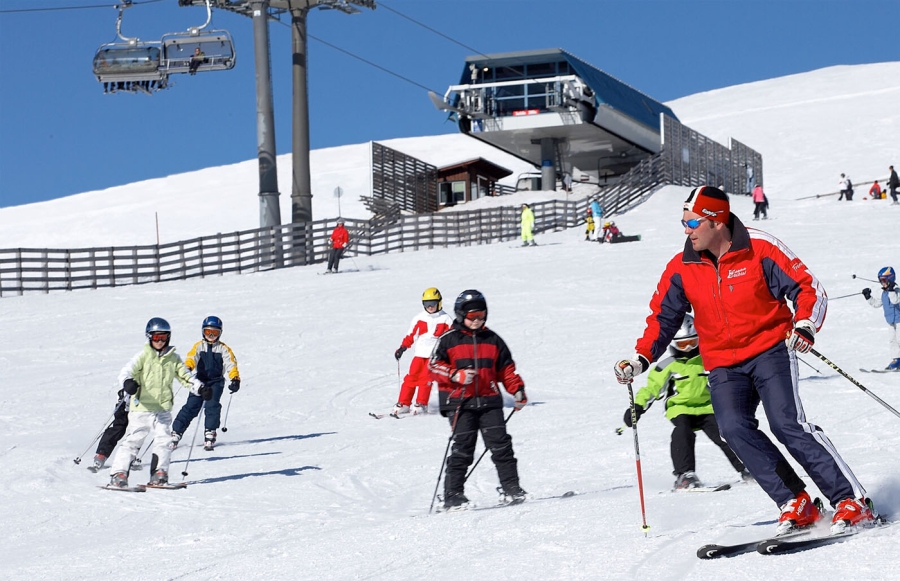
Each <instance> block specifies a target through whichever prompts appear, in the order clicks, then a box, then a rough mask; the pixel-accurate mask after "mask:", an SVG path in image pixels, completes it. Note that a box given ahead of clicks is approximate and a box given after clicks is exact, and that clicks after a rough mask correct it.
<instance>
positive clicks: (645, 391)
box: [625, 314, 752, 490]
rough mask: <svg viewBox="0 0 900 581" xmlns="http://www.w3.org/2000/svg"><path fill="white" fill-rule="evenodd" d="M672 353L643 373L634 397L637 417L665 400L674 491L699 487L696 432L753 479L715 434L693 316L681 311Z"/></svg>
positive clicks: (746, 477)
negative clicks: (670, 425)
mask: <svg viewBox="0 0 900 581" xmlns="http://www.w3.org/2000/svg"><path fill="white" fill-rule="evenodd" d="M669 351H670V353H671V354H672V356H671V357H666V358H665V359H662V360H660V361H659V363H657V365H656V367H655V368H654V369H653V370H652V371H650V373H649V374H648V376H647V386H646V387H644V388H642V389H640V390H639V391H638V392H637V393H636V394H635V396H634V406H635V415H636V417H637V418H638V419H639V418H640V417H641V415H642V414H643V413H644V412H645V411H647V410H648V409H650V406H651V405H653V402H654V401H657V400H661V399H664V400H665V402H666V418H667V419H668V420H669V421H671V422H672V423H673V424H674V425H675V429H674V430H672V443H671V454H672V464H673V465H674V468H675V471H674V472H673V474H675V475H676V477H677V478H676V480H675V490H683V489H689V488H700V487H702V484H701V482H700V479H699V478H698V477H697V474H696V472H695V469H696V464H695V459H694V443H695V442H696V439H697V438H696V435H695V434H694V432H696V431H697V430H703V432H704V433H705V434H706V435H707V436H708V437H709V439H710V440H712V442H713V444H715V445H716V446H718V447H719V448H721V450H722V452H724V453H725V456H726V457H727V458H728V461H729V462H731V465H732V466H733V467H734V469H735V470H737V471H738V472H740V473H741V477H742V478H743V479H744V480H750V479H752V476H750V473H749V472H747V470H746V468H744V464H743V463H742V462H741V461H740V459H738V457H737V455H735V453H734V452H733V451H732V450H731V448H729V447H728V444H726V443H725V441H724V440H722V437H721V436H720V435H719V427H718V425H717V424H716V418H715V416H714V415H713V407H712V401H711V399H710V395H709V386H708V381H707V377H708V375H709V374H708V373H707V371H706V370H705V369H704V368H703V360H702V359H701V357H700V349H699V340H698V339H697V333H696V331H694V318H693V317H692V316H691V315H689V314H688V315H685V317H684V323H683V324H682V326H681V330H680V331H679V332H678V333H677V334H676V335H675V339H673V340H672V344H671V345H670V346H669ZM625 425H627V426H629V427H631V408H630V407H629V408H628V409H627V410H625Z"/></svg>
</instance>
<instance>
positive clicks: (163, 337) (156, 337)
mask: <svg viewBox="0 0 900 581" xmlns="http://www.w3.org/2000/svg"><path fill="white" fill-rule="evenodd" d="M150 340H151V341H155V342H157V343H160V342H165V341H168V340H169V334H168V333H153V334H151V335H150Z"/></svg>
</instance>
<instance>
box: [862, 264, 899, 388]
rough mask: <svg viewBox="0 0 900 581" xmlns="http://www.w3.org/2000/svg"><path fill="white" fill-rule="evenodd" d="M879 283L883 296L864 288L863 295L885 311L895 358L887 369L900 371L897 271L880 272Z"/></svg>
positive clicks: (892, 354)
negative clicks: (877, 295) (875, 294)
mask: <svg viewBox="0 0 900 581" xmlns="http://www.w3.org/2000/svg"><path fill="white" fill-rule="evenodd" d="M878 282H880V283H881V296H880V297H878V298H875V297H873V296H872V289H868V288H864V289H863V290H862V295H863V297H865V299H866V301H867V302H868V303H869V304H870V305H872V307H874V308H876V309H877V308H882V309H884V319H885V321H887V324H888V325H890V327H891V339H890V349H891V357H892V358H893V359H892V360H891V362H890V363H889V364H888V366H887V367H886V368H885V369H887V370H889V371H900V288H898V287H897V271H896V270H894V269H893V268H892V267H890V266H885V267H884V268H882V269H881V270H879V271H878Z"/></svg>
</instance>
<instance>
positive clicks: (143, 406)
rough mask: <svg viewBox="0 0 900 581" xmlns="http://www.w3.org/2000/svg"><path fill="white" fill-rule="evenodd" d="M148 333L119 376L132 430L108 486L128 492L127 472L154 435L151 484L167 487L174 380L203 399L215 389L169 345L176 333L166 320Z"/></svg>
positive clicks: (158, 321)
mask: <svg viewBox="0 0 900 581" xmlns="http://www.w3.org/2000/svg"><path fill="white" fill-rule="evenodd" d="M145 333H146V335H147V344H146V345H144V348H143V349H142V350H141V351H140V352H138V353H137V354H136V355H135V356H134V357H132V358H131V361H129V362H128V363H127V364H126V365H125V367H124V368H123V369H122V371H121V372H120V373H119V382H120V383H121V384H122V388H123V389H124V390H125V393H126V394H128V395H127V397H129V398H130V401H129V406H130V407H129V410H128V429H127V430H126V432H125V437H124V438H122V441H121V442H120V444H119V450H118V451H117V452H116V456H115V458H114V460H113V463H112V466H111V467H110V482H109V487H112V488H128V469H129V467H130V466H131V462H132V460H134V458H135V457H136V456H137V453H138V451H139V450H140V449H141V446H142V445H143V444H144V440H145V439H146V438H147V436H148V435H150V434H151V433H152V434H153V456H154V460H156V463H155V464H156V466H155V468H154V470H155V471H154V473H153V475H152V476H151V478H150V483H151V484H167V483H168V481H169V476H168V470H169V457H170V456H171V454H172V451H171V450H170V449H169V447H168V443H169V440H171V439H172V403H173V400H174V399H175V397H174V394H173V393H172V381H173V380H175V379H177V380H178V381H179V383H181V385H183V386H185V387H187V388H188V389H190V390H191V393H194V394H196V395H199V396H200V397H202V398H203V399H204V400H208V399H209V398H210V397H212V389H211V388H209V387H206V386H205V385H203V383H202V382H201V381H200V380H199V379H197V378H196V377H193V376H192V375H191V372H190V371H189V370H188V368H187V367H185V365H184V362H183V361H182V360H181V357H179V356H178V354H177V353H175V347H172V346H170V345H169V340H170V339H171V337H172V329H171V327H169V323H167V322H166V320H165V319H161V318H159V317H154V318H152V319H150V321H149V322H148V323H147V328H146V331H145Z"/></svg>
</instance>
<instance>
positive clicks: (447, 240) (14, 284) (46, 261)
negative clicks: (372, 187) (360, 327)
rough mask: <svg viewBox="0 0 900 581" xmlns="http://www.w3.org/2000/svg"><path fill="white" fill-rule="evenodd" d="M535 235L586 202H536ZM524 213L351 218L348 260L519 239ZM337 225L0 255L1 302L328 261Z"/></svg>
mask: <svg viewBox="0 0 900 581" xmlns="http://www.w3.org/2000/svg"><path fill="white" fill-rule="evenodd" d="M531 206H532V210H534V215H535V232H547V231H554V230H563V229H566V228H571V227H574V226H576V225H578V224H579V223H580V222H581V216H582V215H583V214H584V212H585V209H586V208H587V200H580V201H569V202H566V201H559V200H552V201H548V202H539V203H535V204H532V205H531ZM519 216H520V211H519V208H516V207H503V208H488V209H483V210H467V211H460V212H441V213H436V214H417V215H412V216H400V215H394V216H386V217H379V218H373V219H371V220H353V219H350V218H347V219H345V222H346V227H347V229H348V230H350V237H351V244H350V247H349V248H348V250H347V256H360V255H364V256H366V255H367V256H371V255H376V254H386V253H388V252H409V251H415V250H421V249H426V248H436V247H444V248H446V247H451V246H473V245H478V244H496V243H499V242H504V241H509V240H513V239H516V238H518V237H519V234H520V233H519ZM334 226H335V220H334V219H328V220H319V221H315V222H305V223H300V224H285V225H282V226H274V227H271V228H262V229H257V230H246V231H243V232H233V233H230V234H216V235H215V236H204V237H202V238H195V239H193V240H185V241H181V242H173V243H170V244H161V245H152V246H125V247H106V248H81V249H74V250H70V249H52V248H13V249H6V250H0V297H5V296H6V297H8V296H10V295H22V294H24V293H26V292H44V293H48V292H50V291H56V290H66V291H70V290H78V289H96V288H102V287H116V286H125V285H135V284H147V283H156V282H165V281H170V280H185V279H188V278H196V277H207V276H220V275H223V274H226V273H238V274H240V273H244V272H259V271H263V270H273V269H277V268H288V267H292V266H300V265H306V264H315V263H319V262H323V261H325V260H327V258H328V252H329V248H330V235H331V231H332V229H333V228H334Z"/></svg>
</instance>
